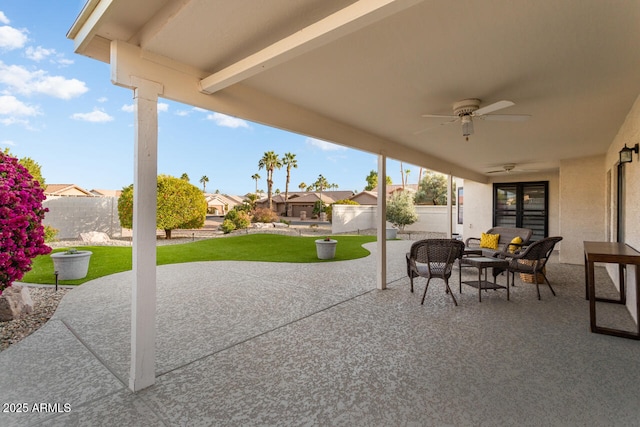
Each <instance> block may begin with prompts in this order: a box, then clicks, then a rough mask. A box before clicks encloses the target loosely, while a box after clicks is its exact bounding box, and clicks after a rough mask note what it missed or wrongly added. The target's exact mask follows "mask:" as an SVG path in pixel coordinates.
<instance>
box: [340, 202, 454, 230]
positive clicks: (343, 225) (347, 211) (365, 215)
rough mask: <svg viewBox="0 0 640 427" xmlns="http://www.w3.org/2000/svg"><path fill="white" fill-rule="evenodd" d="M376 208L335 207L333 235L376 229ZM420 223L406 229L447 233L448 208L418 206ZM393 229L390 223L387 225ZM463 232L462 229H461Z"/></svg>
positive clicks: (365, 206) (362, 206)
mask: <svg viewBox="0 0 640 427" xmlns="http://www.w3.org/2000/svg"><path fill="white" fill-rule="evenodd" d="M376 212H377V207H376V206H367V205H334V206H333V213H332V215H331V232H332V233H350V232H356V231H358V230H367V229H373V228H376ZM416 213H417V214H418V222H416V223H414V224H411V225H408V226H406V227H405V230H406V231H413V232H418V231H427V232H440V233H446V232H447V207H446V206H416ZM452 221H453V223H452V224H453V232H454V233H457V232H458V227H457V224H456V223H457V210H456V208H455V206H454V207H453V214H452ZM387 225H388V226H389V227H391V224H390V223H387ZM460 230H461V227H460Z"/></svg>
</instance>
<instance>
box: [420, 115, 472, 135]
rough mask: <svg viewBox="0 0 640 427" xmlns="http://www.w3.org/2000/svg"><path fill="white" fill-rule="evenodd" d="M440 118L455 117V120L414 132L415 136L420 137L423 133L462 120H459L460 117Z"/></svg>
mask: <svg viewBox="0 0 640 427" xmlns="http://www.w3.org/2000/svg"><path fill="white" fill-rule="evenodd" d="M439 117H455V119H453V120H449V121H446V122H442V123H440V124H437V125H435V126H429V127H428V128H424V129H420V130H418V131H415V132H413V134H414V135H419V134H421V133H423V132H426V131H428V130H431V129H435V128H437V127H440V126H444V125H448V124H451V123H455V122H457V121H458V120H459V119H460V118H459V117H457V116H439Z"/></svg>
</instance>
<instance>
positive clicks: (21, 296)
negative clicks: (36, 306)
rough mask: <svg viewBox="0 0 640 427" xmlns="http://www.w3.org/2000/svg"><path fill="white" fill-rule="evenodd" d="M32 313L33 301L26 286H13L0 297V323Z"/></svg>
mask: <svg viewBox="0 0 640 427" xmlns="http://www.w3.org/2000/svg"><path fill="white" fill-rule="evenodd" d="M31 312H33V300H32V299H31V296H30V295H29V288H27V287H26V286H20V285H13V286H10V287H8V288H7V289H5V290H4V291H3V292H2V295H1V296H0V321H2V322H7V321H10V320H14V319H19V318H21V317H24V316H26V315H27V314H30V313H31Z"/></svg>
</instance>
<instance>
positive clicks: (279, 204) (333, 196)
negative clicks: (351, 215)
mask: <svg viewBox="0 0 640 427" xmlns="http://www.w3.org/2000/svg"><path fill="white" fill-rule="evenodd" d="M353 195H354V193H353V191H323V192H322V201H323V202H324V203H325V205H330V204H332V203H335V202H336V201H338V200H344V199H350V198H351V197H353ZM318 200H320V192H317V191H313V192H300V191H294V192H289V200H287V205H288V210H289V212H288V215H287V216H290V217H296V216H300V214H301V213H302V212H303V211H304V212H306V217H307V218H311V216H312V213H313V206H314V205H315V203H316V202H317V201H318ZM271 202H272V209H273V210H274V211H275V212H277V213H278V215H284V213H285V198H284V194H283V193H280V194H278V195H275V196H273V197H271ZM256 206H257V207H268V206H269V201H268V199H267V198H266V197H265V198H263V199H260V200H258V201H257V202H256Z"/></svg>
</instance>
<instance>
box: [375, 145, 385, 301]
mask: <svg viewBox="0 0 640 427" xmlns="http://www.w3.org/2000/svg"><path fill="white" fill-rule="evenodd" d="M376 212H377V213H378V217H377V218H376V222H377V224H378V227H377V229H378V230H377V237H378V242H377V246H378V248H377V249H378V259H377V260H376V261H377V263H376V264H377V269H376V270H377V271H376V273H377V274H376V278H377V279H376V282H377V286H376V287H377V288H378V289H381V290H382V289H387V156H385V155H384V154H379V155H378V208H377V209H376Z"/></svg>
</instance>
